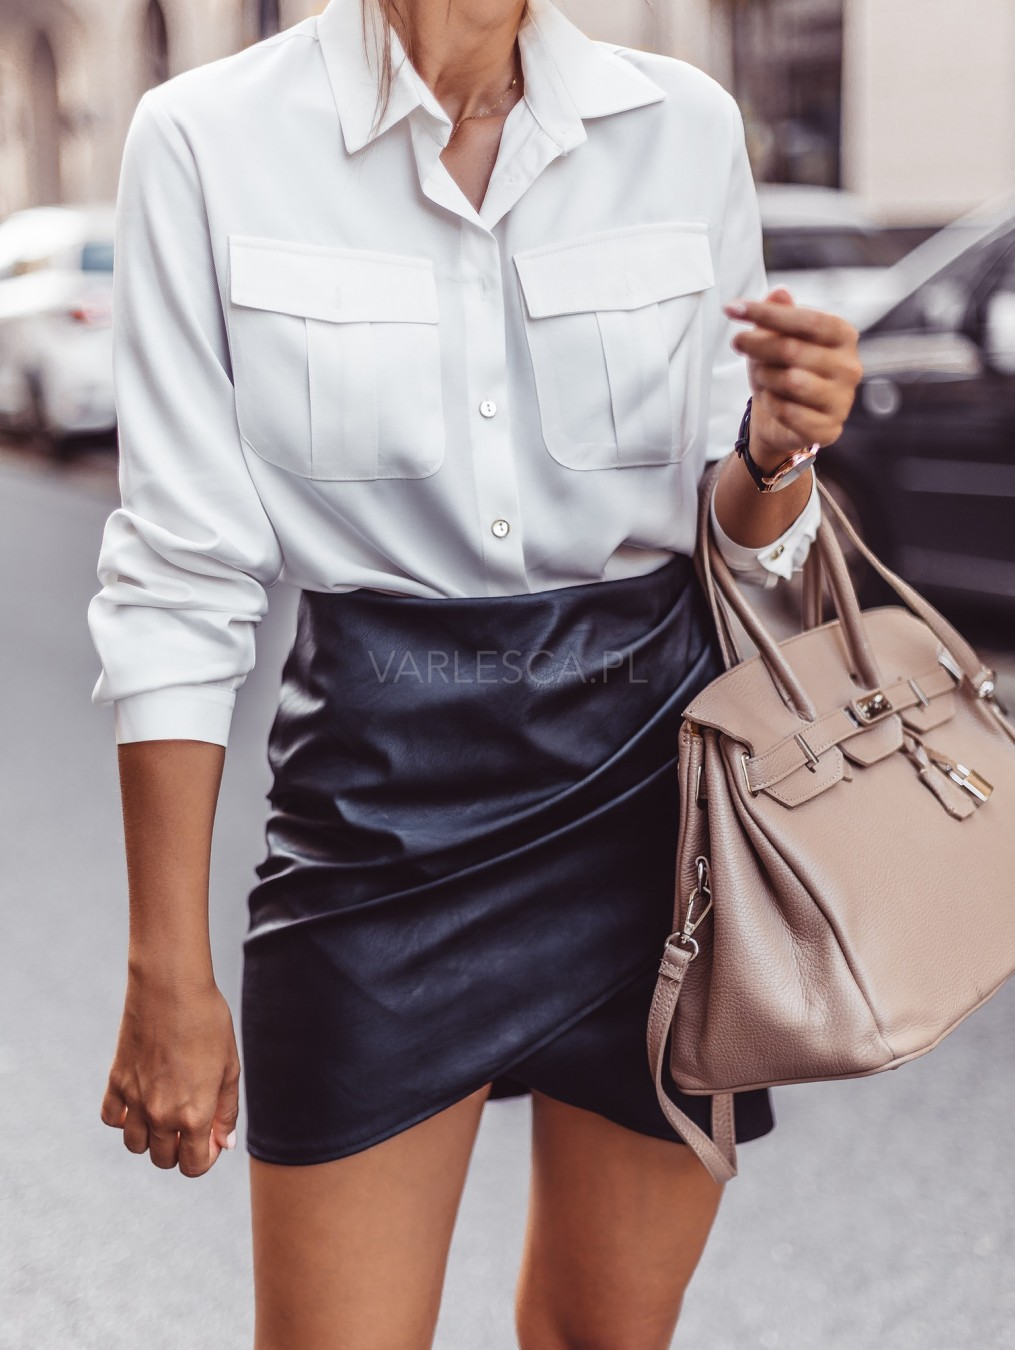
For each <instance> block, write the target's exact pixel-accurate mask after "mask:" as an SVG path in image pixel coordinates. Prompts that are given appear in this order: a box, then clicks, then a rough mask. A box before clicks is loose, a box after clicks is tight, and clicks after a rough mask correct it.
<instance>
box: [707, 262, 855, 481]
mask: <svg viewBox="0 0 1015 1350" xmlns="http://www.w3.org/2000/svg"><path fill="white" fill-rule="evenodd" d="M724 309H725V312H726V313H727V314H728V315H729V317H730V318H733V319H747V320H750V321H751V322H752V323H754V324H755V325H756V327H754V328H753V329H751V330H749V331H745V332H742V333H737V334H736V336H735V337H734V338H733V340H732V342H731V344H730V345H731V346H732V347H733V349H734V351H738V352H741V353H742V354H743V355H744V356H746V357H747V365H748V376H749V379H750V385H751V391H752V396H753V402H752V406H751V441H750V450H751V455H752V457H753V458H754V460H755V462H756V463H757V464H759V465H760V466H761V468H762V469H774V468H775V467H776V465H778V464H781V463H782V461H783V460H784V459H785V458H786V457H787V456H788V455H790V454H792V453H793V451H794V450H801V449H805V448H806V447H807V446H810V445H813V444H814V442H815V441H817V442H818V443H819V444H820V445H831V444H832V442H833V441H837V440H838V439H839V437H840V436H841V435H842V428H843V426H844V424H845V421H846V418H847V417H848V416H849V412H850V409H851V408H852V406H853V399H854V396H855V394H856V387H857V385H858V384H859V383H860V380H861V379H862V378H863V366H862V365H861V364H860V359H859V357H858V356H857V342H858V339H859V334H858V332H857V330H856V329H855V328H854V327H853V325H852V324H851V323H848V322H847V321H846V320H845V319H843V318H840V317H839V316H838V315H837V314H827V313H825V312H824V311H823V310H820V309H807V308H805V307H804V306H802V305H796V304H794V303H793V297H792V296H791V295H790V293H789V291H787V290H786V289H785V288H784V287H782V286H777V287H776V288H775V290H773V291H770V292H769V294H768V296H767V297H766V299H764V300H734V301H731V302H730V303H729V304H728V305H725V306H724Z"/></svg>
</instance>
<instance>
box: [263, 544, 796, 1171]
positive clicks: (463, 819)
mask: <svg viewBox="0 0 1015 1350" xmlns="http://www.w3.org/2000/svg"><path fill="white" fill-rule="evenodd" d="M720 670H721V662H720V660H719V655H718V651H717V649H716V645H715V639H714V635H713V633H712V630H711V620H710V617H709V615H708V613H707V607H706V605H705V601H704V597H703V596H702V594H701V591H700V588H699V586H698V583H697V579H696V577H695V575H694V572H693V567H692V565H691V561H690V559H688V558H686V557H684V556H682V555H678V556H676V557H674V558H673V559H672V560H671V561H670V562H669V563H667V564H666V565H665V566H664V567H662V568H659V569H658V570H657V571H655V572H652V573H650V574H648V575H646V576H642V577H632V578H625V579H623V580H620V581H610V582H601V583H590V584H586V585H582V586H572V587H566V588H563V589H559V590H552V591H542V592H537V593H535V594H529V595H518V596H504V597H492V598H478V599H472V598H468V599H423V598H416V597H413V598H408V597H401V596H394V595H387V594H383V593H378V592H372V591H366V590H361V591H352V592H345V593H325V592H309V591H305V592H304V593H303V594H302V596H301V599H300V607H299V614H298V621H297V633H296V638H295V641H294V643H293V647H292V650H291V652H290V653H289V656H288V659H287V661H286V665H285V669H284V672H283V682H282V690H281V696H280V700H279V706H278V710H277V713H276V717H275V720H274V723H273V725H272V730H271V734H270V737H269V744H268V754H269V761H270V764H271V767H272V771H273V785H272V788H271V791H270V793H269V801H270V806H271V810H270V813H269V818H268V822H267V826H266V843H267V851H266V855H265V857H264V858H263V860H262V861H261V862H260V863H259V865H258V868H257V875H258V882H257V884H256V885H255V886H254V887H253V889H252V890H251V892H250V895H249V899H248V904H249V912H250V925H249V929H248V934H247V939H246V942H245V948H244V973H243V1003H242V1024H243V1044H244V1061H245V1084H246V1095H247V1110H248V1138H247V1143H248V1147H249V1148H250V1150H251V1152H253V1153H255V1154H256V1155H257V1156H259V1157H262V1158H265V1159H266V1160H268V1161H276V1162H294V1163H312V1162H323V1161H326V1160H328V1159H330V1158H335V1157H341V1156H344V1155H345V1154H348V1153H351V1152H355V1151H357V1150H358V1149H360V1148H362V1147H366V1146H368V1144H369V1143H373V1142H377V1141H378V1140H379V1139H381V1138H386V1137H389V1136H390V1135H391V1134H394V1133H397V1132H398V1131H399V1130H400V1129H404V1128H406V1127H407V1126H408V1125H410V1124H413V1123H415V1122H416V1121H418V1120H420V1119H423V1118H425V1116H427V1115H430V1114H433V1113H434V1112H435V1111H437V1110H440V1109H442V1108H443V1107H444V1106H447V1105H450V1104H451V1103H452V1102H453V1101H456V1100H458V1099H460V1098H461V1097H463V1096H465V1095H467V1094H468V1093H469V1092H471V1091H473V1090H475V1089H476V1088H478V1087H481V1086H482V1085H483V1084H484V1083H486V1082H488V1081H493V1082H494V1085H495V1086H494V1094H495V1095H498V1096H502V1095H513V1094H514V1093H517V1092H523V1091H527V1090H530V1089H533V1088H535V1089H538V1090H541V1091H545V1092H547V1093H548V1095H551V1096H559V1097H560V1099H561V1100H567V1101H571V1102H572V1104H574V1105H579V1106H582V1105H584V1106H587V1107H588V1109H591V1110H597V1111H600V1112H601V1113H602V1114H604V1115H606V1116H608V1117H609V1118H611V1119H615V1120H617V1121H618V1123H620V1124H628V1125H629V1126H630V1128H633V1129H639V1130H641V1131H642V1132H643V1133H649V1134H656V1135H658V1137H661V1138H672V1139H674V1140H675V1141H677V1140H679V1137H678V1136H677V1135H675V1133H674V1132H673V1130H672V1129H671V1127H670V1126H669V1125H668V1123H667V1122H666V1120H665V1117H664V1116H663V1114H662V1112H661V1110H660V1109H659V1106H658V1103H657V1102H656V1099H655V1089H654V1086H653V1084H652V1080H651V1076H650V1074H649V1068H648V1060H647V1054H646V1051H645V1024H646V1021H647V1017H648V1003H649V1000H650V998H651V985H654V979H655V970H656V967H657V965H658V959H659V953H660V952H661V950H662V945H663V942H664V941H665V938H666V935H667V934H668V932H669V928H670V920H671V914H672V905H673V883H674V866H675V853H676V830H677V822H678V819H679V811H678V807H679V799H678V785H677V774H676V747H677V732H678V730H679V726H680V719H681V712H682V709H683V708H684V707H685V706H686V705H687V703H689V702H690V700H691V699H692V698H693V697H694V695H695V694H696V693H697V692H698V690H699V689H700V688H701V687H702V686H703V685H704V684H705V683H707V682H708V681H709V680H710V679H712V678H713V677H714V676H715V675H716V674H717V673H719V671H720ZM670 1088H671V1092H672V1093H673V1095H674V1096H675V1098H676V1100H678V1102H680V1104H681V1105H686V1106H687V1109H688V1111H689V1114H694V1116H695V1118H696V1119H697V1118H699V1117H700V1118H701V1122H702V1124H703V1125H704V1126H705V1127H706V1128H707V1125H708V1106H709V1102H708V1099H707V1098H700V1097H699V1098H690V1097H685V1096H683V1094H679V1093H678V1092H677V1090H676V1087H675V1085H674V1084H672V1083H671V1084H670ZM736 1111H737V1115H736V1123H737V1129H738V1138H740V1139H741V1140H743V1139H746V1138H751V1137H754V1136H755V1135H757V1134H762V1133H765V1132H767V1130H769V1129H771V1128H772V1126H773V1123H774V1120H773V1117H772V1114H771V1106H770V1099H769V1094H768V1093H767V1091H759V1092H752V1093H742V1094H738V1099H737V1101H736Z"/></svg>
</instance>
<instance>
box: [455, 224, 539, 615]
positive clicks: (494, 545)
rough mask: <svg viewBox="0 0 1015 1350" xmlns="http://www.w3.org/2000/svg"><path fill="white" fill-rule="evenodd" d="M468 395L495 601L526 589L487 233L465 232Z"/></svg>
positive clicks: (495, 259)
mask: <svg viewBox="0 0 1015 1350" xmlns="http://www.w3.org/2000/svg"><path fill="white" fill-rule="evenodd" d="M461 267H462V273H463V275H464V276H465V277H468V278H470V282H469V284H468V285H467V286H465V287H464V289H463V298H464V308H465V314H464V318H465V325H466V332H467V333H468V334H469V342H468V345H467V347H466V351H465V361H464V367H465V372H466V381H467V391H466V396H467V398H468V402H469V405H470V407H471V408H472V410H473V411H472V413H471V416H470V423H469V424H470V428H471V433H472V460H473V474H474V481H475V492H476V499H475V500H476V528H477V531H478V533H479V538H480V540H482V544H481V547H482V549H483V556H484V562H485V564H486V573H487V585H488V588H489V592H490V594H492V595H497V594H506V595H511V594H517V593H519V592H521V591H525V590H527V584H526V579H525V566H524V558H523V554H522V538H521V535H522V531H521V509H520V502H519V496H518V480H517V466H516V463H515V457H514V450H513V447H512V441H511V418H510V410H509V409H508V406H507V350H506V339H505V331H504V296H503V289H502V262H501V253H500V246H499V244H498V241H497V240H496V239H495V238H494V236H493V235H492V234H491V233H490V232H489V231H487V230H480V229H475V228H470V227H469V226H468V225H464V224H463V226H462V252H461Z"/></svg>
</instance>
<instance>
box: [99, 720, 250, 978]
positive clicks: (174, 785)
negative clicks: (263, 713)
mask: <svg viewBox="0 0 1015 1350" xmlns="http://www.w3.org/2000/svg"><path fill="white" fill-rule="evenodd" d="M118 756H119V769H120V789H121V797H122V802H123V828H124V843H125V847H126V855H127V880H128V886H129V891H130V940H129V951H128V965H129V971H130V974H131V977H132V978H142V979H144V980H147V981H154V982H157V983H167V984H173V985H187V986H204V985H210V984H212V983H213V974H212V962H211V943H210V939H209V931H208V880H209V871H210V861H211V840H212V827H213V824H214V819H215V808H216V804H217V801H218V792H219V785H220V782H221V777H222V767H223V763H224V760H225V749H224V747H223V746H221V745H215V744H212V743H211V742H208V741H189V740H163V741H135V742H128V743H126V744H122V745H120V746H119V748H118Z"/></svg>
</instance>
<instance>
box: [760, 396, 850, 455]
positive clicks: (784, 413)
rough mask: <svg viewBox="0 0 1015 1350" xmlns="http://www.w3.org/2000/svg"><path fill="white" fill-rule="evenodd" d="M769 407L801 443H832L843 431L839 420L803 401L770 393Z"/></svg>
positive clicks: (778, 420) (775, 416)
mask: <svg viewBox="0 0 1015 1350" xmlns="http://www.w3.org/2000/svg"><path fill="white" fill-rule="evenodd" d="M769 409H770V411H771V414H772V416H773V417H774V418H775V419H776V421H777V422H779V423H780V425H781V426H784V427H785V428H786V430H787V431H789V432H792V434H793V436H794V437H796V438H797V439H798V440H799V442H800V444H801V445H813V444H814V443H815V442H817V443H818V444H819V445H831V444H832V442H833V441H835V440H836V439H837V438H838V436H839V434H840V432H841V427H840V426H839V424H838V422H836V421H834V420H832V419H830V418H829V417H828V415H827V414H826V413H823V412H819V411H818V410H817V409H814V408H808V407H805V406H804V405H803V404H801V403H793V402H790V401H789V400H788V399H783V398H779V397H777V396H775V395H769Z"/></svg>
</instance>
